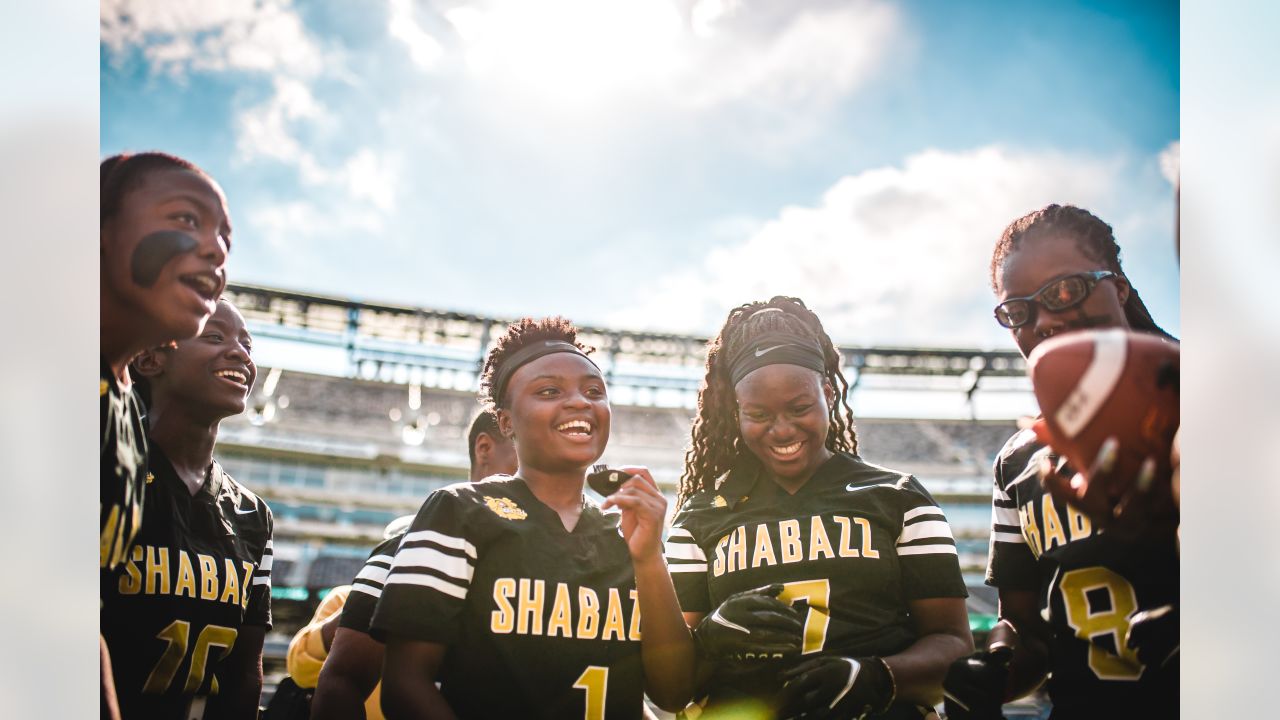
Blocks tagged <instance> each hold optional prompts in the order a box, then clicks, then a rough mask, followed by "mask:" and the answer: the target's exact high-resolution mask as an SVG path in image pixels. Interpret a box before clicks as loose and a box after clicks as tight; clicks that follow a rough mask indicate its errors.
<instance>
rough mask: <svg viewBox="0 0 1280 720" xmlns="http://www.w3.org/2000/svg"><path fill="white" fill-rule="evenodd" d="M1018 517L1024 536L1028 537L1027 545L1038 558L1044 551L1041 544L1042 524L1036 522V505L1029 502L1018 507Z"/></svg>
mask: <svg viewBox="0 0 1280 720" xmlns="http://www.w3.org/2000/svg"><path fill="white" fill-rule="evenodd" d="M1018 518H1019V520H1020V521H1021V525H1022V537H1024V538H1026V539H1027V547H1029V548H1030V549H1031V554H1032V555H1035V556H1036V557H1037V558H1038V557H1040V555H1041V554H1042V553H1043V552H1044V551H1043V550H1042V549H1041V546H1040V525H1039V523H1037V522H1036V507H1035V504H1034V503H1027V504H1026V505H1023V506H1021V507H1019V508H1018Z"/></svg>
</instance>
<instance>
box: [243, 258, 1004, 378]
mask: <svg viewBox="0 0 1280 720" xmlns="http://www.w3.org/2000/svg"><path fill="white" fill-rule="evenodd" d="M226 295H227V297H228V298H229V299H230V300H232V302H234V303H235V304H236V306H237V307H238V308H240V311H241V312H242V313H243V314H244V316H245V318H246V320H247V321H248V323H249V326H250V328H251V330H252V331H253V333H254V334H255V335H258V336H261V337H270V338H275V339H279V340H285V341H291V342H299V343H305V344H309V345H319V346H327V347H330V348H340V349H342V350H344V351H345V353H346V358H347V368H346V373H347V374H348V375H349V376H353V377H357V376H364V377H366V378H369V379H375V378H383V379H390V378H391V377H392V376H395V375H396V374H397V373H399V375H401V376H403V375H404V374H405V373H406V371H407V372H409V373H412V374H414V375H415V376H416V377H421V375H422V373H423V372H424V371H425V372H428V373H430V375H431V377H432V378H440V377H448V381H447V382H438V381H437V382H432V381H428V382H424V383H423V384H428V385H442V384H450V385H452V386H454V387H457V388H459V389H461V388H463V387H466V386H468V385H470V387H472V388H474V387H475V382H476V380H477V379H478V374H479V371H480V369H481V367H482V365H483V362H484V357H485V354H486V353H487V352H488V350H489V348H490V347H491V345H492V342H493V339H494V338H495V337H496V335H497V334H498V333H500V332H502V331H503V330H504V329H505V327H506V326H507V324H509V323H510V322H511V321H512V318H499V317H486V316H481V315H474V314H469V313H462V312H453V311H448V310H438V309H430V308H421V307H409V306H400V305H391V304H383V303H372V302H364V301H357V300H351V299H346V298H339V297H331V296H325V295H314V294H307V293H301V292H295V291H290V290H282V289H276V288H268V287H262V286H257V285H246V284H235V283H233V284H231V285H229V286H228V288H227V291H226ZM579 329H580V332H579V338H580V339H581V340H582V342H584V343H585V344H588V345H592V346H594V347H596V349H597V352H598V353H599V354H598V355H596V356H595V357H597V358H599V359H600V361H601V362H600V365H601V367H602V369H603V370H604V371H605V374H606V378H607V379H608V381H609V382H610V384H611V385H613V386H615V387H618V386H621V387H624V388H632V389H634V390H637V391H639V395H637V396H636V397H635V398H634V399H633V402H634V403H635V404H686V403H687V401H688V398H689V396H690V395H691V394H692V393H696V392H697V389H698V387H699V384H700V383H701V380H702V375H703V366H704V359H705V352H706V343H707V338H705V337H701V336H697V335H680V334H673V333H660V332H643V331H631V330H621V329H616V328H603V327H593V326H579ZM839 349H840V354H841V357H842V358H843V359H844V363H845V376H846V377H847V378H849V380H850V384H851V386H853V387H858V386H859V385H860V384H861V383H862V382H863V381H864V379H867V380H879V381H882V382H883V381H887V385H884V384H878V386H879V387H892V388H893V389H896V390H911V389H923V390H932V391H940V390H951V391H959V392H964V393H966V394H967V395H969V396H970V397H972V395H973V394H974V393H975V392H976V391H977V390H978V389H979V383H980V382H981V381H983V380H984V379H995V378H1000V379H1008V380H1011V381H1013V382H999V381H997V382H995V383H991V384H990V385H989V386H984V387H983V390H987V389H992V390H996V391H1001V390H1014V391H1022V392H1025V390H1026V388H1027V385H1026V384H1025V379H1026V363H1025V361H1024V359H1023V358H1022V356H1021V355H1019V354H1018V353H1017V352H1013V351H1007V350H980V349H965V348H920V347H866V346H857V345H844V344H841V345H839ZM913 380H915V381H916V382H912V381H913ZM921 381H923V382H921ZM930 381H932V382H930ZM938 381H941V383H939V382H938ZM415 382H417V381H415ZM664 392H665V393H667V394H668V395H670V394H672V393H674V394H675V395H676V396H683V397H684V400H681V401H677V402H674V403H672V402H666V403H663V402H654V401H653V396H654V394H657V393H664ZM646 397H647V398H648V399H649V401H648V402H646ZM623 402H626V401H625V400H623Z"/></svg>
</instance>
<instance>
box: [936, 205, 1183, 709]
mask: <svg viewBox="0 0 1280 720" xmlns="http://www.w3.org/2000/svg"><path fill="white" fill-rule="evenodd" d="M1119 256H1120V248H1119V246H1118V245H1117V244H1116V241H1115V237H1114V236H1113V234H1112V232H1111V227H1110V226H1109V225H1107V224H1106V223H1105V222H1103V221H1102V220H1100V219H1098V218H1097V217H1096V216H1094V215H1093V214H1092V213H1090V212H1088V211H1087V210H1083V209H1081V208H1078V207H1072V206H1069V205H1067V206H1060V205H1049V206H1047V207H1045V208H1043V209H1040V210H1037V211H1035V212H1032V213H1029V214H1027V215H1025V216H1023V217H1021V218H1018V219H1017V220H1014V221H1013V222H1012V223H1010V224H1009V226H1008V227H1007V228H1005V230H1004V233H1003V234H1002V235H1001V237H1000V240H999V241H998V242H997V243H996V247H995V252H994V253H993V254H992V258H991V286H992V289H993V290H994V291H995V294H996V297H997V300H998V301H999V303H998V304H997V305H996V309H995V316H996V321H997V322H999V323H1000V324H1001V325H1003V326H1004V327H1007V328H1009V330H1010V331H1011V332H1012V333H1013V338H1014V341H1015V342H1016V343H1017V344H1018V348H1019V350H1020V351H1021V352H1022V354H1023V356H1028V355H1030V354H1031V351H1032V350H1034V349H1035V348H1036V346H1038V345H1039V344H1040V343H1041V342H1043V341H1044V340H1046V339H1048V338H1050V337H1052V336H1054V335H1057V334H1060V333H1064V332H1069V331H1073V330H1078V329H1084V328H1124V329H1131V330H1136V331H1140V332H1150V333H1156V334H1158V335H1162V336H1164V337H1170V336H1169V335H1168V333H1166V332H1165V331H1164V330H1162V329H1161V328H1160V327H1159V326H1158V325H1156V323H1155V321H1154V320H1153V319H1152V318H1151V314H1150V313H1149V312H1148V311H1147V308H1146V306H1145V305H1144V304H1143V303H1142V300H1141V299H1140V298H1139V297H1138V292H1137V290H1135V289H1134V288H1133V286H1132V285H1131V284H1130V282H1129V280H1128V278H1127V277H1126V276H1125V274H1124V270H1123V269H1122V268H1121V266H1120V257H1119ZM1104 454H1105V453H1104ZM1107 463H1108V460H1107V458H1106V457H1100V458H1099V469H1102V470H1106V469H1107ZM1056 464H1057V459H1056V458H1054V457H1053V456H1052V455H1051V454H1050V450H1049V448H1047V447H1046V446H1044V445H1042V444H1041V443H1040V442H1039V441H1038V440H1037V439H1036V437H1035V434H1034V433H1033V432H1032V431H1031V430H1030V429H1026V430H1022V431H1020V432H1018V433H1017V434H1015V435H1014V436H1013V437H1012V438H1010V439H1009V441H1008V442H1007V443H1006V444H1005V446H1004V448H1003V449H1002V450H1001V451H1000V453H999V455H998V456H997V458H996V462H995V488H994V493H993V500H992V503H993V511H992V528H991V557H990V559H989V561H988V565H987V583H988V584H989V585H993V586H995V587H996V588H998V590H999V596H1000V610H999V613H1000V621H999V624H997V626H996V628H995V629H994V630H993V631H992V632H991V635H990V638H989V640H988V644H987V647H986V649H984V650H982V651H979V652H977V653H974V654H973V655H971V656H970V657H968V658H962V659H961V660H959V661H957V662H956V663H954V664H953V665H952V667H951V668H950V670H949V672H948V675H947V679H946V683H945V690H946V695H947V698H946V708H947V716H948V718H952V719H960V720H964V719H973V720H983V719H988V718H990V719H996V718H1000V717H1001V711H1000V708H1001V705H1002V703H1003V702H1005V701H1008V700H1012V699H1014V698H1017V697H1020V696H1022V695H1025V694H1026V693H1028V692H1031V691H1032V690H1033V689H1035V688H1036V687H1037V686H1038V685H1039V684H1040V683H1042V682H1043V681H1044V679H1045V677H1046V674H1048V677H1049V686H1048V691H1049V697H1050V699H1051V700H1052V701H1053V705H1054V708H1053V715H1052V717H1053V718H1055V720H1057V719H1064V718H1097V717H1100V716H1101V717H1162V718H1163V717H1177V713H1178V671H1177V650H1176V649H1177V645H1178V622H1177V613H1176V608H1177V602H1178V577H1179V570H1178V551H1177V542H1176V537H1175V535H1174V533H1173V531H1172V529H1170V530H1169V531H1168V532H1164V531H1158V532H1149V533H1145V534H1143V535H1142V536H1140V537H1133V536H1132V535H1128V534H1121V533H1117V532H1104V531H1103V530H1104V528H1103V527H1102V526H1103V525H1104V524H1105V522H1106V518H1099V517H1096V516H1095V517H1090V516H1089V515H1087V514H1085V513H1084V512H1082V511H1081V510H1080V509H1079V508H1077V507H1075V506H1074V505H1072V504H1070V503H1068V502H1065V501H1064V499H1063V498H1062V497H1058V496H1055V495H1054V494H1051V493H1050V492H1048V491H1047V490H1046V488H1045V485H1044V484H1042V480H1041V479H1042V477H1043V478H1045V479H1046V482H1047V481H1048V479H1049V476H1050V475H1051V474H1056V473H1057V472H1058V471H1057V470H1056V468H1055V466H1056ZM1100 520H1101V522H1100Z"/></svg>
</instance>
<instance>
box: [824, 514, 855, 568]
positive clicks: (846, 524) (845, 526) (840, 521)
mask: <svg viewBox="0 0 1280 720" xmlns="http://www.w3.org/2000/svg"><path fill="white" fill-rule="evenodd" d="M831 519H832V520H835V521H836V524H837V525H839V526H840V557H842V558H856V557H862V553H860V552H858V550H857V548H855V547H854V546H853V521H852V520H850V519H849V518H847V517H844V516H843V515H833V516H832V517H831Z"/></svg>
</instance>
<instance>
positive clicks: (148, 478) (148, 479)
mask: <svg viewBox="0 0 1280 720" xmlns="http://www.w3.org/2000/svg"><path fill="white" fill-rule="evenodd" d="M155 479H156V476H155V475H154V474H152V473H147V484H148V485H150V484H151V481H152V480H155Z"/></svg>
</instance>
